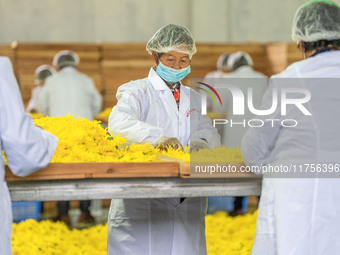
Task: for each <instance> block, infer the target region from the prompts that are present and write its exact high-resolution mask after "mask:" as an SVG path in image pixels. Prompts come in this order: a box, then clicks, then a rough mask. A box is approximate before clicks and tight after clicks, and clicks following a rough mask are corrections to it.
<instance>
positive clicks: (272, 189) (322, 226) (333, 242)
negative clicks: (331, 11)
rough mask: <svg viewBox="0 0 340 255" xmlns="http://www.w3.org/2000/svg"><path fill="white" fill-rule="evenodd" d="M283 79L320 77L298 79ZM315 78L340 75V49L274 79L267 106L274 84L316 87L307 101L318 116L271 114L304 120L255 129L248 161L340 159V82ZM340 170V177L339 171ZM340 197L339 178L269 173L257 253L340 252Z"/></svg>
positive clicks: (248, 139)
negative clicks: (335, 82) (279, 175)
mask: <svg viewBox="0 0 340 255" xmlns="http://www.w3.org/2000/svg"><path fill="white" fill-rule="evenodd" d="M283 78H314V79H313V80H302V79H299V80H297V82H293V81H294V80H293V79H290V81H287V80H288V79H283ZM315 78H337V79H339V78H340V51H334V52H324V53H320V54H318V55H316V56H314V57H310V58H308V59H306V60H303V61H299V62H297V63H294V64H292V65H291V66H289V67H288V68H287V69H286V70H285V71H284V72H282V73H281V74H278V75H276V76H274V77H273V78H272V79H271V82H270V89H269V90H268V91H267V92H266V94H265V96H264V101H263V107H262V109H268V106H270V105H271V102H272V101H271V100H272V98H271V95H272V90H273V89H274V88H278V89H279V91H280V90H281V88H284V87H287V88H288V87H291V86H292V84H294V85H296V86H299V87H300V88H303V89H307V90H309V91H310V93H311V99H310V101H309V102H308V103H305V104H304V106H305V107H306V109H308V110H309V111H310V112H311V114H312V116H304V115H303V114H302V112H301V111H300V110H299V109H298V108H297V107H295V106H291V107H289V108H287V116H281V113H280V112H281V111H280V109H278V110H277V111H275V112H274V113H273V114H272V115H270V116H266V118H278V119H280V120H282V119H290V118H293V119H296V120H298V126H297V127H295V128H285V127H280V125H275V126H274V128H273V127H271V124H269V123H268V124H267V125H265V126H263V127H262V128H250V129H249V130H248V132H247V133H246V135H245V137H244V139H243V141H242V155H243V158H244V160H245V163H246V165H261V164H262V165H268V164H271V165H280V164H284V165H288V166H289V165H290V164H293V165H299V164H310V163H316V164H318V163H327V164H328V163H330V164H333V165H334V163H338V164H339V163H340V158H339V155H340V143H339V141H340V132H339V129H340V118H339V116H340V86H338V84H339V82H338V81H337V84H336V85H335V84H334V82H330V79H328V81H327V79H323V80H322V81H320V80H319V79H315ZM300 97H301V95H300ZM278 104H279V105H280V100H279V102H278ZM305 170H306V169H305V168H304V170H303V171H305ZM292 175H293V176H294V174H292ZM336 175H337V177H339V173H337V174H336ZM266 176H267V174H266V175H265V177H266ZM286 176H288V175H287V174H286V175H283V176H281V177H286ZM295 176H298V174H297V175H295ZM301 176H302V177H305V175H303V174H301ZM327 176H330V175H329V174H328V175H327ZM339 199H340V179H338V178H264V180H263V185H262V193H261V200H260V206H259V213H258V219H257V226H256V235H255V241H254V244H253V249H252V254H253V255H305V254H306V255H307V254H308V255H323V254H327V255H336V254H339V251H340V238H339V237H340V217H339V215H340V203H339Z"/></svg>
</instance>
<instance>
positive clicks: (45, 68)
mask: <svg viewBox="0 0 340 255" xmlns="http://www.w3.org/2000/svg"><path fill="white" fill-rule="evenodd" d="M55 72H56V71H55V69H54V68H53V67H52V66H50V65H41V66H39V67H38V68H37V69H35V72H34V77H35V80H34V83H35V84H36V85H37V86H36V87H35V88H33V89H32V95H31V99H30V100H29V101H28V105H27V108H26V112H31V113H35V112H37V103H38V100H39V96H40V93H41V90H42V88H43V86H44V83H45V80H46V78H47V77H50V76H51V75H53V74H55Z"/></svg>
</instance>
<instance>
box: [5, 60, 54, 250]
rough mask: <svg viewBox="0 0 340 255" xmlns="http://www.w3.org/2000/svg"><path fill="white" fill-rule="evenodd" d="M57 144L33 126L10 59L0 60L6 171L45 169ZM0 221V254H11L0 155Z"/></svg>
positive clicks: (8, 206)
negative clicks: (8, 169)
mask: <svg viewBox="0 0 340 255" xmlns="http://www.w3.org/2000/svg"><path fill="white" fill-rule="evenodd" d="M57 143H58V140H57V138H56V137H54V136H53V135H52V134H50V133H48V132H46V131H44V130H42V129H40V128H38V127H36V126H35V125H34V123H33V120H32V118H31V117H30V116H29V115H28V114H26V113H25V110H24V105H23V103H22V99H21V95H20V91H19V88H18V85H17V82H16V80H15V77H14V74H13V70H12V66H11V63H10V60H9V59H8V58H7V57H0V152H1V151H2V150H4V152H5V155H6V159H7V164H8V166H9V168H10V169H11V171H12V172H13V173H14V174H15V175H18V176H26V175H28V174H30V173H32V172H34V171H36V170H38V169H40V168H43V167H45V166H46V165H47V164H48V163H49V161H50V159H51V158H52V156H53V153H54V150H55V148H56V146H57ZM0 219H1V227H0V254H1V255H10V254H12V252H11V232H12V231H11V230H12V211H11V200H10V196H9V191H8V188H7V185H6V182H5V166H4V159H3V157H2V154H1V156H0Z"/></svg>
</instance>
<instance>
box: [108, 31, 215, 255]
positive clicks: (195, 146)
mask: <svg viewBox="0 0 340 255" xmlns="http://www.w3.org/2000/svg"><path fill="white" fill-rule="evenodd" d="M146 49H147V51H148V52H149V53H150V54H151V55H152V59H153V61H154V63H155V66H154V67H151V69H150V72H149V75H148V77H147V78H144V79H141V80H136V81H131V82H129V83H127V84H124V85H122V86H120V87H119V89H118V91H117V95H116V97H117V99H118V102H117V105H116V106H115V107H114V108H113V110H112V112H111V115H110V117H109V132H110V133H111V134H112V135H117V134H119V133H122V134H124V135H125V136H126V137H127V139H128V142H133V143H138V144H139V143H145V142H150V143H151V144H152V145H154V146H160V147H161V148H164V149H166V148H167V147H172V148H175V149H177V148H179V149H180V148H182V147H183V146H184V145H185V146H189V150H199V149H203V148H214V147H217V146H219V145H220V137H219V135H218V133H217V131H216V129H215V128H214V127H212V125H211V121H210V119H209V118H207V117H206V116H203V115H201V114H200V109H201V102H200V95H199V94H198V93H197V92H195V91H193V90H192V89H190V88H189V87H185V86H183V84H181V80H182V79H183V78H184V77H185V76H186V75H188V74H189V73H190V64H191V57H192V56H193V54H194V53H195V52H196V46H195V41H194V38H193V37H192V35H191V33H190V31H189V30H188V29H187V28H185V27H183V26H179V25H174V24H169V25H166V26H164V27H162V28H160V29H159V30H158V31H157V32H156V33H155V34H154V35H153V36H152V38H151V39H150V40H149V41H148V43H147V45H146ZM192 109H195V110H192ZM191 110H192V111H191ZM190 124H191V125H190ZM206 210H207V199H206V198H179V197H174V198H159V199H113V200H112V202H111V207H110V212H109V218H108V254H110V255H113V254H138V255H151V254H176V255H177V254H178V255H179V254H186V255H198V254H199V255H203V254H206V252H207V251H206V242H205V223H204V217H205V214H206Z"/></svg>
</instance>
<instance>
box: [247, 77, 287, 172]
mask: <svg viewBox="0 0 340 255" xmlns="http://www.w3.org/2000/svg"><path fill="white" fill-rule="evenodd" d="M275 87H276V86H275V83H274V79H271V80H270V85H269V89H268V90H267V91H266V92H265V94H264V96H263V101H262V105H261V109H262V110H265V109H269V108H270V107H271V106H272V97H273V89H274V88H275ZM280 104H281V102H280V100H278V107H277V109H276V111H275V112H274V113H272V114H270V115H267V116H256V118H257V119H262V120H263V122H264V125H263V126H262V127H249V128H248V130H247V132H246V134H245V135H244V137H243V139H242V143H241V152H242V156H243V159H244V162H245V164H246V165H247V166H251V165H257V166H260V165H265V164H267V163H268V159H269V157H270V155H271V152H272V150H273V148H274V146H275V143H276V140H277V137H278V135H279V133H280V130H281V125H280V124H279V123H280V122H279V121H280V120H281V115H280V107H279V106H280ZM264 119H269V120H273V119H274V120H278V121H275V122H272V121H264Z"/></svg>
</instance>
